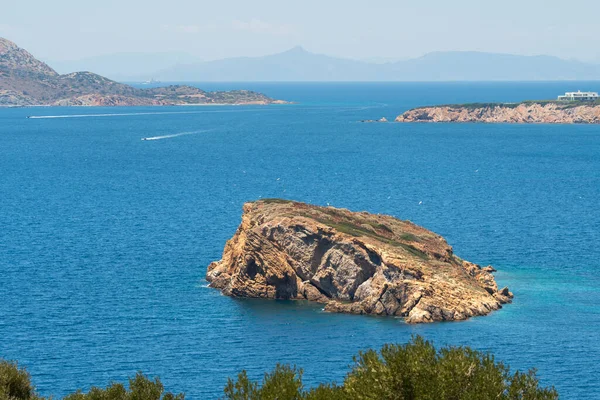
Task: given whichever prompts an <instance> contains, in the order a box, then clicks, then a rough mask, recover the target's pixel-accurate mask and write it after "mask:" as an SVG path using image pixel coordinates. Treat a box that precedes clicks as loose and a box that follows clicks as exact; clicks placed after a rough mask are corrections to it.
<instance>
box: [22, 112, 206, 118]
mask: <svg viewBox="0 0 600 400" xmlns="http://www.w3.org/2000/svg"><path fill="white" fill-rule="evenodd" d="M196 113H197V112H195V111H169V112H139V113H114V114H70V115H69V114H65V115H31V116H29V117H27V118H29V119H51V118H94V117H128V116H132V115H164V114H196Z"/></svg>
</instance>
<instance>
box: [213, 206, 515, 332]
mask: <svg viewBox="0 0 600 400" xmlns="http://www.w3.org/2000/svg"><path fill="white" fill-rule="evenodd" d="M243 209H244V212H243V215H242V223H241V224H240V226H239V227H238V229H237V231H236V233H235V235H234V236H233V238H231V239H230V240H229V241H228V242H227V244H226V245H225V250H224V252H223V257H222V259H221V260H220V261H217V262H213V263H211V264H210V265H209V266H208V269H207V273H206V279H207V280H208V281H209V282H210V287H213V288H218V289H221V291H222V292H223V293H224V294H226V295H228V296H234V297H251V298H264V299H289V300H310V301H315V302H318V303H322V304H324V305H325V310H326V311H331V312H344V313H353V314H373V315H382V316H383V315H389V316H396V317H400V318H404V320H405V321H406V322H408V323H426V322H435V321H455V320H464V319H467V318H469V317H473V316H478V315H487V314H489V313H490V312H492V311H494V310H498V309H500V308H501V307H502V304H505V303H509V302H510V301H511V299H512V297H513V294H512V293H511V292H510V291H509V290H508V288H503V289H501V290H498V287H497V284H496V281H495V280H494V277H493V275H492V272H494V271H495V270H494V269H493V268H492V267H489V266H488V267H484V268H482V267H480V266H479V265H476V264H474V263H471V262H468V261H465V260H462V259H461V258H459V257H457V256H456V255H454V253H453V251H452V247H450V246H449V245H448V243H446V241H445V240H444V239H443V238H442V237H441V236H439V235H437V234H435V233H433V232H431V231H428V230H427V229H425V228H422V227H420V226H417V225H415V224H413V223H412V222H410V221H401V220H399V219H396V218H394V217H391V216H386V215H376V214H369V213H366V212H351V211H349V210H346V209H337V208H333V207H319V206H314V205H309V204H305V203H300V202H295V201H289V200H282V199H264V200H260V201H256V202H252V203H246V204H245V205H244V207H243Z"/></svg>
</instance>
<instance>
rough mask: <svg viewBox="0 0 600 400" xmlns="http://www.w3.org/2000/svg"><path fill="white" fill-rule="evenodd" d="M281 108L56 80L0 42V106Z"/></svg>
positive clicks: (228, 95) (82, 77)
mask: <svg viewBox="0 0 600 400" xmlns="http://www.w3.org/2000/svg"><path fill="white" fill-rule="evenodd" d="M274 103H285V102H284V101H279V100H274V99H272V98H270V97H268V96H265V95H264V94H262V93H257V92H253V91H249V90H233V91H227V92H206V91H204V90H201V89H198V88H195V87H192V86H185V85H173V86H167V87H157V88H149V89H139V88H135V87H133V86H130V85H126V84H123V83H119V82H115V81H112V80H110V79H107V78H105V77H103V76H100V75H97V74H94V73H92V72H73V73H70V74H65V75H59V74H58V73H57V72H56V71H54V70H53V69H52V68H50V67H49V66H48V65H47V64H45V63H43V62H42V61H39V60H38V59H36V58H35V57H34V56H32V55H31V54H30V53H29V52H27V51H26V50H24V49H22V48H20V47H18V46H17V45H16V44H14V43H13V42H11V41H9V40H7V39H4V38H0V106H33V105H46V106H146V105H203V104H207V105H208V104H260V105H263V104H274Z"/></svg>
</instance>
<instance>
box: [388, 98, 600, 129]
mask: <svg viewBox="0 0 600 400" xmlns="http://www.w3.org/2000/svg"><path fill="white" fill-rule="evenodd" d="M396 122H486V123H517V124H527V123H529V124H532V123H539V124H600V105H599V104H596V103H591V104H584V103H572V102H557V101H546V102H524V103H520V104H466V105H447V106H433V107H420V108H415V109H412V110H409V111H406V112H405V113H404V114H402V115H400V116H398V117H397V118H396Z"/></svg>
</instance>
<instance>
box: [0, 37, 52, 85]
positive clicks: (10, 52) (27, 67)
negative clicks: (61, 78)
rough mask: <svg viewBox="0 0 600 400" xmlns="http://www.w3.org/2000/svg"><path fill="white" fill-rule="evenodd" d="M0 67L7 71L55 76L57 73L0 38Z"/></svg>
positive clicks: (23, 50) (13, 44)
mask: <svg viewBox="0 0 600 400" xmlns="http://www.w3.org/2000/svg"><path fill="white" fill-rule="evenodd" d="M0 66H2V67H5V68H7V69H9V70H13V71H20V72H29V73H37V74H43V75H50V76H57V75H58V73H57V72H56V71H54V70H53V69H52V68H50V67H49V66H48V65H47V64H46V63H43V62H41V61H39V60H38V59H36V58H35V57H34V56H32V55H31V54H30V53H29V52H28V51H26V50H25V49H22V48H20V47H19V46H17V45H16V44H15V43H13V42H11V41H10V40H8V39H5V38H2V37H0Z"/></svg>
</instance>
